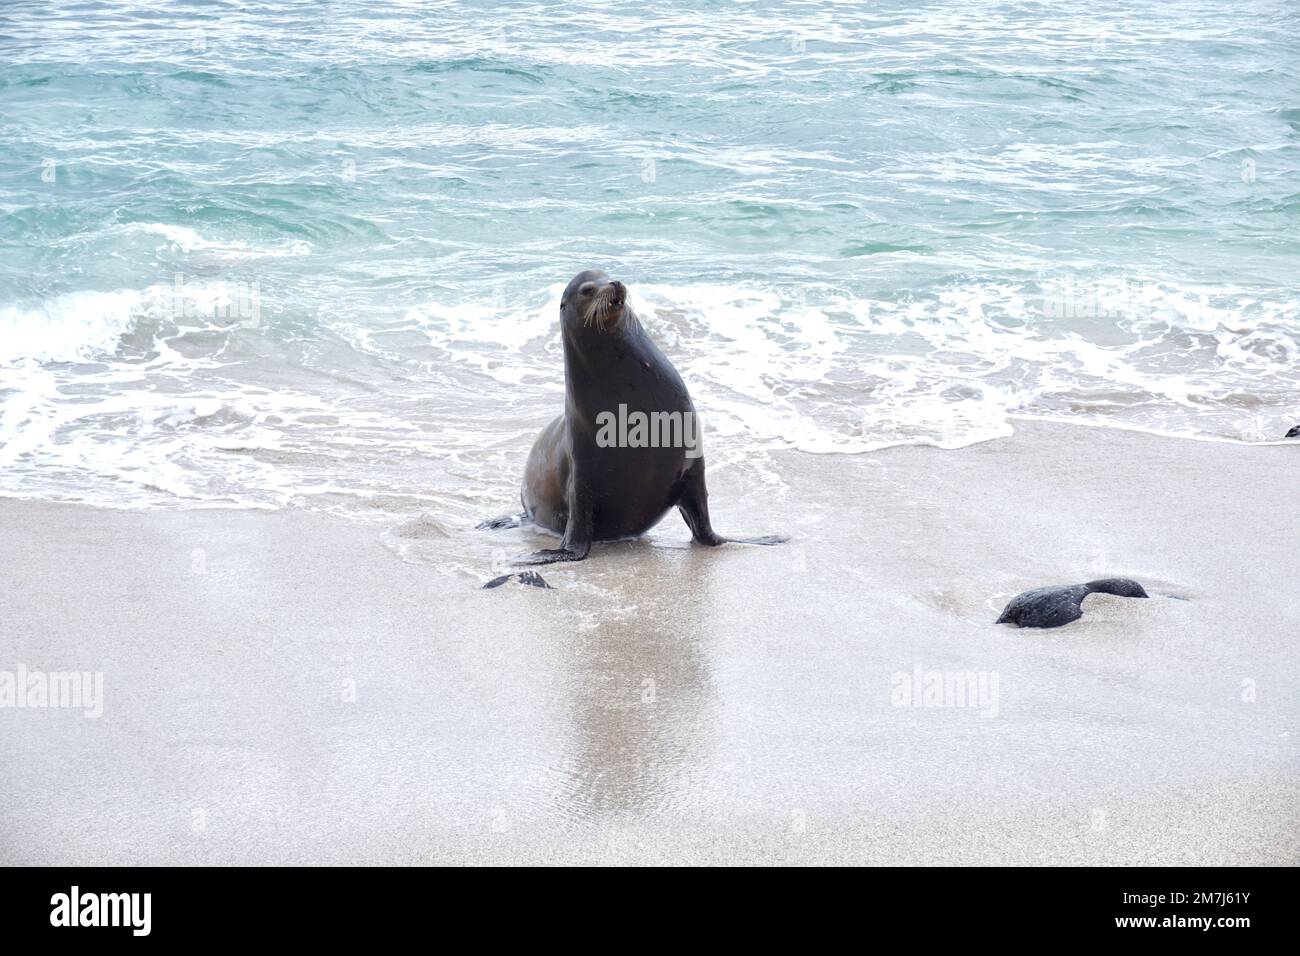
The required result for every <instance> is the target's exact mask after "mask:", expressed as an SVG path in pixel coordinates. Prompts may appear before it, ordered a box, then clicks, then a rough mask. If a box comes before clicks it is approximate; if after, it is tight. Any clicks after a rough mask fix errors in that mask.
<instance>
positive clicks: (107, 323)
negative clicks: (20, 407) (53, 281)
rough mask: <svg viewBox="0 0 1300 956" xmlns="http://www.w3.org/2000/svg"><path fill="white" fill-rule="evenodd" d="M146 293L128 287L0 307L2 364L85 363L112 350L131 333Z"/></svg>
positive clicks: (77, 293) (0, 353) (78, 293)
mask: <svg viewBox="0 0 1300 956" xmlns="http://www.w3.org/2000/svg"><path fill="white" fill-rule="evenodd" d="M144 298H145V297H144V295H143V294H142V293H140V292H137V291H134V290H130V289H119V290H117V291H114V292H70V293H67V294H65V295H60V296H56V297H55V298H53V299H49V300H47V301H45V302H43V303H40V304H37V305H31V306H18V305H9V306H0V363H7V362H16V361H20V360H23V359H29V360H31V361H35V362H84V361H89V360H90V359H93V358H95V357H96V356H97V355H100V354H102V353H105V352H112V351H113V350H114V349H115V348H116V347H117V343H118V340H119V339H121V337H122V336H123V335H125V334H126V333H128V332H130V331H131V328H132V326H133V324H134V322H135V319H136V318H137V316H138V314H139V309H140V307H141V305H142V303H143V301H144Z"/></svg>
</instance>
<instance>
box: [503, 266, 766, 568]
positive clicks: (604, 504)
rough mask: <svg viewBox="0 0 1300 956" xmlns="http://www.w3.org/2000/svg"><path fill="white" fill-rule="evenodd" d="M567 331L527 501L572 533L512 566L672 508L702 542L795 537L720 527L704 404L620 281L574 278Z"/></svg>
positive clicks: (639, 525) (575, 555)
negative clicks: (704, 441) (714, 521)
mask: <svg viewBox="0 0 1300 956" xmlns="http://www.w3.org/2000/svg"><path fill="white" fill-rule="evenodd" d="M560 331H561V336H562V339H563V343H564V392H565V399H564V414H563V415H560V416H559V417H558V418H556V419H555V420H554V421H552V422H551V423H550V424H549V425H547V426H546V427H545V428H544V429H542V433H541V434H540V435H539V436H538V437H537V440H536V441H535V442H534V443H533V447H532V450H531V451H530V452H529V453H528V462H527V465H526V466H525V468H524V481H523V488H522V490H521V493H520V500H521V501H522V503H523V506H524V515H525V516H526V517H527V518H528V519H530V520H531V521H532V522H533V523H534V524H536V525H538V526H539V527H542V528H545V529H546V530H548V531H552V532H554V533H555V534H558V535H562V536H563V540H562V542H561V544H560V547H558V548H552V549H548V550H544V551H536V552H534V553H532V554H530V555H526V556H524V557H522V558H520V559H518V560H517V561H516V562H515V563H517V564H550V563H551V562H554V561H581V560H583V559H584V558H586V557H587V555H588V553H589V552H590V551H591V545H592V542H593V541H612V540H616V539H618V538H631V537H636V536H637V535H640V534H644V533H645V532H646V531H649V530H650V529H651V528H652V527H654V526H655V525H656V524H658V522H659V520H660V519H661V518H662V517H663V516H664V515H665V514H666V513H667V512H668V511H669V510H670V509H671V508H673V507H674V506H675V507H676V508H677V510H678V511H680V512H681V514H682V517H683V518H685V519H686V524H687V526H688V527H689V528H690V529H691V536H692V537H693V538H694V540H695V541H697V542H699V543H700V544H706V545H711V546H716V545H720V544H725V543H727V542H735V543H738V544H762V545H769V544H780V543H781V542H783V541H785V540H787V539H786V538H784V537H782V536H779V535H768V536H765V537H759V538H724V537H722V536H721V535H719V534H718V533H717V532H715V531H714V530H713V526H712V525H711V524H710V522H709V504H708V498H709V496H708V492H707V490H706V489H705V485H704V456H703V451H702V448H701V445H700V441H699V434H698V428H697V419H696V415H695V406H694V405H693V404H691V396H690V393H688V392H687V390H686V385H685V384H684V383H683V382H682V379H681V376H680V375H678V374H677V370H676V369H675V368H673V365H672V363H671V362H669V361H668V359H667V358H665V357H664V354H663V353H662V352H660V351H659V349H658V347H656V346H655V344H654V342H653V341H651V339H650V336H648V335H647V334H646V332H645V329H643V328H642V327H641V322H640V320H639V319H637V317H636V314H635V313H634V312H633V311H632V309H631V308H630V307H629V306H628V304H627V287H626V286H624V285H623V283H621V282H616V281H615V280H613V279H611V278H610V277H609V276H608V275H606V274H605V273H604V272H601V271H599V270H588V271H586V272H580V273H578V275H576V276H574V277H573V281H571V282H570V283H569V285H568V287H567V288H566V289H565V290H564V295H563V297H562V298H561V300H560ZM629 423H630V424H631V428H630V429H629V428H628V427H627V426H628V425H629ZM484 526H486V527H504V526H508V523H503V522H502V521H500V520H499V521H497V522H487V523H485V525H484Z"/></svg>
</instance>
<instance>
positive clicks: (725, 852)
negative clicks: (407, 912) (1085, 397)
mask: <svg viewBox="0 0 1300 956" xmlns="http://www.w3.org/2000/svg"><path fill="white" fill-rule="evenodd" d="M772 461H773V463H774V465H775V467H776V469H777V471H778V473H779V475H780V477H781V479H782V480H781V481H780V482H776V483H773V484H772V485H771V486H769V487H764V488H750V489H746V488H741V487H738V486H736V485H735V484H734V483H733V480H732V478H731V475H732V472H731V471H729V470H728V469H727V468H725V467H720V468H717V469H714V470H713V474H711V482H710V483H711V490H712V505H713V511H714V519H715V521H714V523H715V525H716V526H717V527H718V528H719V529H720V530H721V531H722V532H723V533H726V532H728V531H731V532H733V533H766V532H773V531H784V532H786V533H788V534H791V535H792V536H793V538H794V540H793V541H792V542H791V543H789V544H787V545H785V546H783V547H780V548H744V547H734V546H733V547H727V548H724V549H720V550H708V549H703V548H695V547H691V546H689V545H688V544H687V536H686V532H685V528H684V526H683V525H682V523H681V521H680V519H678V518H677V517H676V516H675V515H674V516H670V517H669V518H668V519H666V520H665V522H664V523H663V524H662V525H661V526H660V528H658V529H656V530H655V532H654V533H653V535H652V537H651V539H650V540H643V541H639V542H630V543H619V544H614V545H606V546H598V547H597V549H596V550H595V552H594V554H593V557H592V558H591V559H590V560H589V561H587V562H585V563H583V564H580V565H575V566H566V567H559V568H544V569H542V573H543V574H544V575H545V577H546V578H547V580H548V581H549V582H550V583H551V584H552V585H554V588H555V589H554V590H550V591H541V590H537V589H533V588H525V587H521V586H519V585H517V584H514V583H511V584H509V585H507V586H505V587H502V588H498V589H496V590H490V591H483V590H479V589H478V584H480V583H481V582H482V581H484V580H486V579H487V578H489V577H491V576H492V575H493V573H495V572H494V570H493V568H492V564H493V559H494V558H498V557H500V556H501V555H502V554H516V553H522V552H524V551H527V550H531V549H532V548H533V547H536V546H538V545H540V544H543V543H545V542H544V539H542V538H541V537H540V536H538V535H536V534H533V533H529V532H526V531H522V530H512V531H506V532H498V533H496V534H495V535H486V534H485V533H483V532H477V531H474V530H473V529H471V528H470V527H468V526H463V525H462V524H454V525H451V526H448V525H447V524H446V523H445V521H444V520H442V519H440V518H439V516H428V517H426V518H424V519H422V520H416V521H413V522H412V521H409V520H407V518H409V516H407V518H395V519H392V520H389V521H386V522H382V523H376V524H372V523H366V522H358V521H351V522H349V521H345V520H343V519H339V518H332V517H328V516H323V515H319V514H311V513H306V512H298V511H285V512H277V513H264V512H249V511H175V512H158V511H155V512H125V511H106V510H95V509H91V508H87V507H83V506H79V505H68V504H51V503H39V502H25V501H17V500H3V501H0V579H2V580H3V582H4V583H3V592H2V593H0V630H2V637H3V645H2V646H3V653H2V654H0V671H6V670H7V671H10V672H13V671H15V669H16V667H17V666H18V665H19V664H21V665H23V666H25V667H26V668H28V669H29V670H43V671H46V672H54V671H67V670H77V671H100V672H102V673H103V682H104V685H103V686H104V704H103V715H102V716H101V717H99V718H97V719H96V718H88V717H85V716H83V715H82V713H81V711H80V710H76V709H71V708H62V709H50V708H44V709H42V708H31V707H29V708H22V709H17V708H5V709H0V761H3V765H4V767H5V776H6V787H5V796H4V801H3V808H2V809H0V862H4V863H20V864H96V863H105V864H121V863H126V864H137V863H140V864H143V863H163V864H197V863H296V862H304V863H354V862H356V863H379V862H396V863H444V862H446V863H450V862H525V863H551V862H579V861H586V862H654V863H660V862H662V863H684V862H719V863H723V862H754V861H769V862H791V863H813V862H825V861H836V862H847V863H1012V864H1018V863H1059V864H1067V863H1104V864H1112V863H1126V864H1203V863H1204V864H1209V863H1230V864H1245V863H1275V864H1281V863H1287V864H1295V863H1297V862H1300V825H1298V824H1300V775H1298V774H1297V769H1298V766H1300V762H1298V761H1297V733H1296V732H1297V731H1300V727H1297V714H1298V713H1300V666H1298V663H1297V662H1298V655H1297V650H1296V638H1297V633H1298V632H1300V600H1297V598H1298V597H1300V587H1298V586H1297V583H1296V571H1297V557H1298V556H1300V507H1298V506H1297V499H1296V495H1295V489H1296V487H1297V477H1298V476H1300V444H1295V445H1290V446H1280V445H1275V446H1260V447H1248V446H1241V445H1230V444H1215V443H1205V442H1193V441H1186V440H1175V439H1164V438H1159V437H1153V436H1150V435H1143V434H1138V433H1130V432H1122V431H1114V430H1104V429H1096V428H1085V427H1079V426H1067V425H1055V424H1048V423H1042V422H1038V423H1028V422H1026V423H1021V424H1020V425H1019V426H1018V429H1017V434H1016V435H1015V436H1013V437H1011V438H1007V439H1002V440H998V441H994V442H988V443H985V444H982V445H977V446H974V447H971V448H966V449H962V450H960V451H939V450H935V449H930V448H896V449H890V450H887V451H883V452H879V453H876V454H871V455H861V456H822V457H814V456H808V455H801V454H797V453H788V454H787V453H781V454H776V455H773V456H772ZM399 526H400V527H399ZM1101 575H1126V576H1131V577H1134V578H1137V579H1138V580H1139V581H1141V582H1143V583H1144V584H1146V586H1147V588H1148V590H1149V591H1150V592H1151V593H1152V599H1150V600H1147V601H1140V600H1131V599H1123V598H1113V597H1105V596H1094V597H1090V598H1089V599H1088V601H1087V603H1086V605H1085V616H1084V618H1083V620H1081V621H1079V622H1076V623H1074V624H1071V625H1068V626H1067V627H1064V628H1061V629H1057V630H1051V631H1028V630H1026V631H1018V630H1015V629H1012V628H1008V627H1005V626H996V625H994V624H993V623H992V622H993V621H994V619H995V618H996V617H997V615H998V612H999V611H1000V609H1001V607H1002V605H1003V604H1004V603H1005V601H1006V600H1007V599H1009V598H1010V597H1011V596H1012V595H1013V594H1015V593H1016V592H1018V591H1020V590H1024V589H1027V588H1031V587H1037V586H1040V585H1046V584H1056V583H1066V584H1068V583H1077V582H1079V581H1083V580H1086V579H1089V578H1093V577H1098V576H1101ZM917 668H919V669H920V671H921V672H922V675H923V678H924V675H925V674H926V672H931V671H937V672H941V673H943V674H946V675H948V676H950V677H952V676H954V675H957V674H961V673H973V674H975V675H976V677H977V678H978V679H979V680H982V681H983V684H982V685H978V686H982V687H983V688H984V690H985V693H986V696H985V697H984V698H983V699H982V700H976V701H974V704H975V706H957V705H958V704H959V703H961V701H959V700H956V699H952V698H949V699H948V700H947V701H946V703H947V704H948V706H900V703H902V702H903V701H902V699H901V696H900V695H901V690H900V688H901V687H902V682H903V679H904V675H906V676H907V677H910V676H911V675H913V674H914V673H915V672H916V670H917ZM994 690H996V694H994ZM924 702H925V701H924V699H923V700H922V703H924ZM940 703H945V701H942V700H941V701H940ZM968 703H969V702H968Z"/></svg>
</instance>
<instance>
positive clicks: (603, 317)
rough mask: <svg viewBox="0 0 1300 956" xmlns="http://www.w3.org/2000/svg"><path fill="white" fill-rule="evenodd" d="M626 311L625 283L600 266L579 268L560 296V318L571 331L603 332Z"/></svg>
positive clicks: (613, 324)
mask: <svg viewBox="0 0 1300 956" xmlns="http://www.w3.org/2000/svg"><path fill="white" fill-rule="evenodd" d="M627 312H628V306H627V286H625V285H623V283H621V282H617V281H615V280H614V279H611V278H610V277H609V276H608V275H607V274H606V273H604V272H601V271H600V270H599V269H589V270H587V271H586V272H579V273H578V274H577V275H576V276H574V277H573V281H571V282H570V283H569V285H568V288H566V289H565V290H564V296H563V297H562V298H561V299H560V319H561V322H562V323H563V324H564V326H565V327H566V328H568V329H570V330H571V331H574V332H576V331H578V330H581V329H587V330H592V331H596V332H606V331H608V330H610V329H612V328H614V327H615V326H617V325H618V324H619V322H620V321H621V320H622V319H623V317H624V315H625V314H626V313H627Z"/></svg>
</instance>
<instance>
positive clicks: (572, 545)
mask: <svg viewBox="0 0 1300 956" xmlns="http://www.w3.org/2000/svg"><path fill="white" fill-rule="evenodd" d="M578 471H579V469H578V467H577V465H576V463H575V465H574V467H573V470H572V471H570V472H569V488H568V495H567V497H568V505H567V508H568V512H569V515H568V519H567V520H566V522H565V525H564V540H563V541H562V542H560V546H559V547H558V548H546V549H544V550H542V551H534V552H533V553H532V554H526V555H524V556H523V557H522V558H516V559H515V561H514V562H513V563H515V564H554V563H556V562H557V561H582V560H584V559H585V558H586V557H587V555H588V554H590V553H591V538H592V527H591V525H592V522H591V507H592V506H591V492H590V491H589V490H588V489H587V487H586V485H585V484H583V483H582V481H581V476H580V475H579V474H578Z"/></svg>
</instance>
